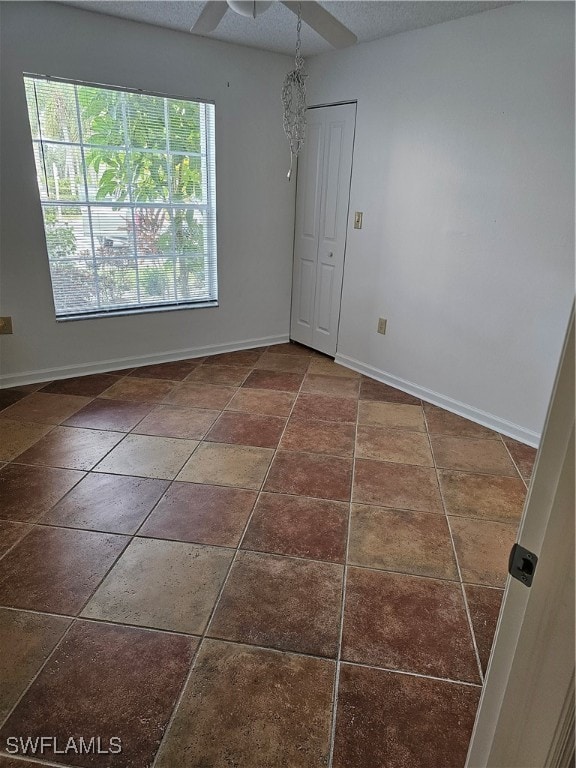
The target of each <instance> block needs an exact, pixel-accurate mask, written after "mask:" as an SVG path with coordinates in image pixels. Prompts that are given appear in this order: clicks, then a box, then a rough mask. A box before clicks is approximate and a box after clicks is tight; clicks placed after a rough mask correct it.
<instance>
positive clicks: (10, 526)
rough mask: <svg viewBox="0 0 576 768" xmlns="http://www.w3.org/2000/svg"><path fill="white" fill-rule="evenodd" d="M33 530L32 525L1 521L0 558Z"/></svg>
mask: <svg viewBox="0 0 576 768" xmlns="http://www.w3.org/2000/svg"><path fill="white" fill-rule="evenodd" d="M31 530H32V526H31V525H26V524H25V523H13V522H12V521H8V520H0V557H2V555H4V554H6V552H8V550H9V549H10V547H13V546H14V544H16V543H17V542H19V541H20V539H23V538H24V536H26V534H27V533H30V531H31Z"/></svg>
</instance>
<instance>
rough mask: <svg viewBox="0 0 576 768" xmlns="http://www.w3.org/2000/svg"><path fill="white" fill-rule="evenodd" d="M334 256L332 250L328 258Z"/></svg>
mask: <svg viewBox="0 0 576 768" xmlns="http://www.w3.org/2000/svg"><path fill="white" fill-rule="evenodd" d="M333 256H334V254H333V253H332V251H330V253H329V254H328V258H329V259H331V258H332V257H333Z"/></svg>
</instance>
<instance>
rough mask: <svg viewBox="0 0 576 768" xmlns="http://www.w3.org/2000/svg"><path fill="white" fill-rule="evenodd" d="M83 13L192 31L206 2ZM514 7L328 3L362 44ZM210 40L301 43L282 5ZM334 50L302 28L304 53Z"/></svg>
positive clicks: (104, 1)
mask: <svg viewBox="0 0 576 768" xmlns="http://www.w3.org/2000/svg"><path fill="white" fill-rule="evenodd" d="M65 4H66V5H73V6H76V7H77V8H84V9H86V10H89V11H95V12H96V13H104V14H107V15H109V16H119V17H121V18H124V19H132V20H133V21H142V22H146V23H147V24H155V25H157V26H159V27H167V28H168V29H177V30H180V31H181V32H190V29H191V27H192V26H193V25H194V22H195V21H196V19H197V18H198V16H199V15H200V12H201V11H202V8H203V7H204V2H197V1H196V0H155V1H153V2H149V1H148V0H137V1H135V0H132V1H131V2H117V1H116V0H86V1H84V0H76V2H66V3H65ZM508 4H509V3H508V2H471V1H469V0H466V1H465V2H451V1H445V0H441V1H440V2H435V1H434V0H420V2H411V0H393V1H389V0H386V1H385V2H381V1H380V0H369V1H368V2H365V1H364V0H352V2H343V1H342V0H324V2H321V3H320V5H322V6H323V7H324V8H325V9H326V10H328V11H329V12H330V13H331V14H332V15H333V16H335V17H336V18H337V19H338V20H339V21H341V22H342V23H343V24H344V25H345V26H346V27H348V29H350V30H352V32H354V34H355V35H356V36H357V38H358V41H359V42H367V41H369V40H377V39H379V38H382V37H388V36H389V35H395V34H397V33H398V32H406V31H408V30H410V29H419V28H420V27H429V26H431V25H433V24H440V23H441V22H443V21H449V20H450V19H458V18H460V17H462V16H470V15H471V14H474V13H481V12H483V11H488V10H491V9H492V8H499V7H500V6H503V5H508ZM207 37H211V38H214V39H215V40H224V41H226V42H229V43H237V44H239V45H248V46H251V47H253V48H262V49H264V50H268V51H277V52H279V53H288V54H291V53H293V51H294V45H295V41H296V18H295V16H294V14H293V13H292V12H291V11H289V10H288V9H287V8H286V7H285V6H283V5H282V4H281V3H278V2H275V3H273V5H272V6H271V7H270V8H269V9H268V10H267V11H266V12H265V13H263V14H262V15H261V16H258V17H257V18H256V19H252V18H245V17H243V16H240V15H238V14H237V13H234V12H233V11H232V10H230V9H228V11H227V13H226V15H225V16H224V18H223V19H222V21H221V22H220V24H219V25H218V27H217V29H216V30H215V31H214V32H211V33H210V34H209V35H207ZM329 50H332V49H331V46H330V45H328V43H326V42H325V40H323V39H322V38H321V37H320V35H318V34H317V33H316V32H314V31H313V30H312V29H310V28H309V27H307V26H306V25H303V27H302V52H303V54H304V56H311V55H313V54H316V53H322V52H323V51H329Z"/></svg>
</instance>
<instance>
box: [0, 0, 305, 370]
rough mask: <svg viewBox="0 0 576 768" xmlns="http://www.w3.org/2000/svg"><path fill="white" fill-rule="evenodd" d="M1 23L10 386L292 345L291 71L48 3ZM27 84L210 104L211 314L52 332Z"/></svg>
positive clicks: (258, 55) (5, 12) (3, 361)
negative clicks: (287, 93) (207, 350)
mask: <svg viewBox="0 0 576 768" xmlns="http://www.w3.org/2000/svg"><path fill="white" fill-rule="evenodd" d="M1 14H2V30H1V35H2V37H1V56H2V59H1V70H2V71H1V86H0V87H1V98H2V108H1V124H0V135H1V155H0V157H1V169H2V172H1V183H2V208H1V243H0V244H1V253H0V255H1V261H0V282H1V288H0V291H1V292H0V303H1V310H0V313H1V314H2V315H12V317H13V322H14V335H13V336H3V337H2V338H1V344H2V346H1V348H0V355H1V357H0V374H1V375H2V377H3V383H4V385H6V384H10V383H15V382H17V381H30V380H39V379H41V378H49V377H51V376H56V375H66V374H67V375H71V374H73V373H79V372H88V371H90V370H95V369H104V368H108V369H110V368H112V367H114V365H115V363H114V362H112V363H111V362H109V361H116V360H122V359H124V358H127V359H128V360H133V359H135V358H140V357H143V356H151V359H167V358H169V357H178V356H180V357H183V356H185V354H183V352H182V350H184V351H185V350H195V349H201V348H202V347H205V346H216V347H217V346H218V345H223V346H225V347H238V346H242V344H245V343H246V344H249V343H251V342H252V340H259V339H266V338H270V339H276V338H286V337H287V333H288V327H289V312H290V285H291V260H292V237H293V211H294V184H292V185H290V184H289V183H288V182H287V181H286V168H287V164H288V162H289V151H288V146H287V142H286V140H285V137H284V133H283V129H282V107H281V103H280V89H281V86H282V81H283V78H284V75H285V73H286V71H288V70H289V69H290V64H291V60H290V59H289V58H288V57H285V56H280V55H277V54H272V53H265V52H262V51H256V50H252V49H249V48H242V47H239V46H233V45H228V44H225V43H218V42H213V41H208V40H205V39H201V38H198V37H193V36H191V35H186V34H181V33H178V32H173V31H169V30H164V29H160V28H157V27H152V26H148V25H145V24H137V23H134V22H130V21H124V20H120V19H113V18H110V17H107V16H102V15H98V14H93V13H89V12H86V11H82V10H77V9H75V8H68V7H65V6H59V5H52V4H50V3H28V2H9V3H6V2H4V3H2V4H1ZM23 72H32V73H39V74H50V75H54V76H60V77H69V78H72V79H77V80H85V81H88V82H96V83H109V84H112V85H119V86H127V87H131V88H142V89H144V90H151V91H156V92H159V93H167V94H168V95H177V96H184V97H192V98H194V97H198V98H202V97H204V98H207V99H213V100H215V102H216V152H217V156H216V163H217V196H218V200H217V205H218V249H219V250H218V256H219V270H218V272H219V283H220V307H219V308H217V309H193V310H181V311H172V312H163V313H155V314H151V315H150V314H147V315H137V316H130V317H115V318H104V319H93V320H81V321H75V322H65V323H62V322H61V323H56V322H55V319H54V310H53V305H52V295H51V289H50V278H49V271H48V264H47V256H46V246H45V241H44V234H43V225H42V219H41V211H40V205H39V198H38V191H37V188H36V179H35V170H34V158H33V154H32V146H31V140H30V131H29V127H28V117H27V111H26V101H25V96H24V88H23V84H22V73H23ZM228 83H229V86H228ZM143 362H146V361H145V360H144V361H143ZM82 366H86V367H85V368H83V367H82ZM51 369H56V370H55V371H54V372H51Z"/></svg>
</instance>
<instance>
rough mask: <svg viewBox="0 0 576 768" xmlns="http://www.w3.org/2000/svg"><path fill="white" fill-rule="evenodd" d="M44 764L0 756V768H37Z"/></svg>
mask: <svg viewBox="0 0 576 768" xmlns="http://www.w3.org/2000/svg"><path fill="white" fill-rule="evenodd" d="M41 765H46V764H45V763H37V762H36V761H35V760H20V759H18V758H15V757H5V756H4V755H0V768H39V766H41Z"/></svg>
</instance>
